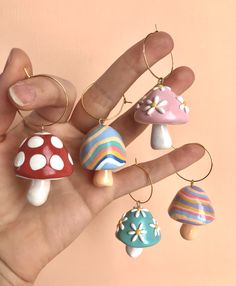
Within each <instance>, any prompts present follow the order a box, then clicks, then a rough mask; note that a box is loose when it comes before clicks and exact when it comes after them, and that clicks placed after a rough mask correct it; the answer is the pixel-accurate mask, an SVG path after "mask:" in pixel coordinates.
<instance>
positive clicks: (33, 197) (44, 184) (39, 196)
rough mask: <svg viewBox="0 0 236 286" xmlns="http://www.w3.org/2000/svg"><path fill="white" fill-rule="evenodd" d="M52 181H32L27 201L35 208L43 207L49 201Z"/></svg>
mask: <svg viewBox="0 0 236 286" xmlns="http://www.w3.org/2000/svg"><path fill="white" fill-rule="evenodd" d="M50 185H51V181H50V180H39V179H35V180H32V183H31V186H30V188H29V190H28V193H27V199H28V201H29V203H30V204H32V205H33V206H36V207H38V206H41V205H42V204H44V203H45V202H46V201H47V198H48V194H49V190H50Z"/></svg>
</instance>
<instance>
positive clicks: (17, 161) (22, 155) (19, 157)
mask: <svg viewBox="0 0 236 286" xmlns="http://www.w3.org/2000/svg"><path fill="white" fill-rule="evenodd" d="M24 162H25V153H24V152H22V151H21V152H19V153H18V154H17V155H16V158H15V162H14V165H15V167H17V168H18V167H20V166H22V165H23V164H24Z"/></svg>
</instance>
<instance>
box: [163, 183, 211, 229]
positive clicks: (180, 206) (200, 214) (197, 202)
mask: <svg viewBox="0 0 236 286" xmlns="http://www.w3.org/2000/svg"><path fill="white" fill-rule="evenodd" d="M168 213H169V216H170V217H171V218H173V219H174V220H177V221H179V222H181V223H185V224H193V225H203V224H208V223H210V222H212V221H213V220H214V219H215V213H214V209H213V207H212V206H211V202H210V200H209V198H208V196H207V195H206V193H205V192H204V191H203V190H202V189H201V188H199V187H197V186H195V185H193V186H192V187H191V186H186V187H184V188H182V189H181V190H180V191H179V192H178V193H177V194H176V196H175V198H174V199H173V201H172V203H171V204H170V207H169V210H168Z"/></svg>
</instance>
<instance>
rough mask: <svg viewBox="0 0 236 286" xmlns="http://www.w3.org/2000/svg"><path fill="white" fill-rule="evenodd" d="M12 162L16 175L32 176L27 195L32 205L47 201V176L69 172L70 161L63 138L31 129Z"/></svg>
mask: <svg viewBox="0 0 236 286" xmlns="http://www.w3.org/2000/svg"><path fill="white" fill-rule="evenodd" d="M14 166H15V172H16V175H17V176H18V177H22V178H25V179H29V180H32V183H31V186H30V188H29V190H28V193H27V199H28V201H29V202H30V203H31V204H32V205H34V206H41V205H42V204H44V203H45V202H46V201H47V198H48V194H49V191H50V184H51V180H58V179H61V178H64V177H67V176H70V175H71V174H72V172H73V161H72V158H71V156H70V154H69V153H68V151H67V149H66V148H65V146H64V144H63V142H62V141H61V140H60V139H59V138H58V137H56V136H54V135H52V134H50V133H47V132H38V133H35V134H34V135H33V136H31V137H29V138H27V139H26V140H24V141H23V142H22V144H21V146H20V147H19V150H18V153H17V155H16V158H15V162H14Z"/></svg>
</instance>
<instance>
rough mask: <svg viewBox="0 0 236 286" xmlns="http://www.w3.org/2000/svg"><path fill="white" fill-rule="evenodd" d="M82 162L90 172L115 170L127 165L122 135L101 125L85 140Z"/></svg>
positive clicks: (81, 155) (81, 153) (81, 149)
mask: <svg viewBox="0 0 236 286" xmlns="http://www.w3.org/2000/svg"><path fill="white" fill-rule="evenodd" d="M80 162H81V164H82V166H83V167H84V168H86V169H89V170H113V169H117V168H119V167H122V166H123V165H124V164H125V163H126V150H125V146H124V143H123V141H122V138H121V136H120V134H119V133H118V132H117V131H116V130H115V129H114V128H112V127H110V126H105V125H99V126H96V127H95V128H93V129H92V130H91V131H90V132H89V133H88V134H87V135H86V136H85V138H84V140H83V142H82V145H81V148H80Z"/></svg>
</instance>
